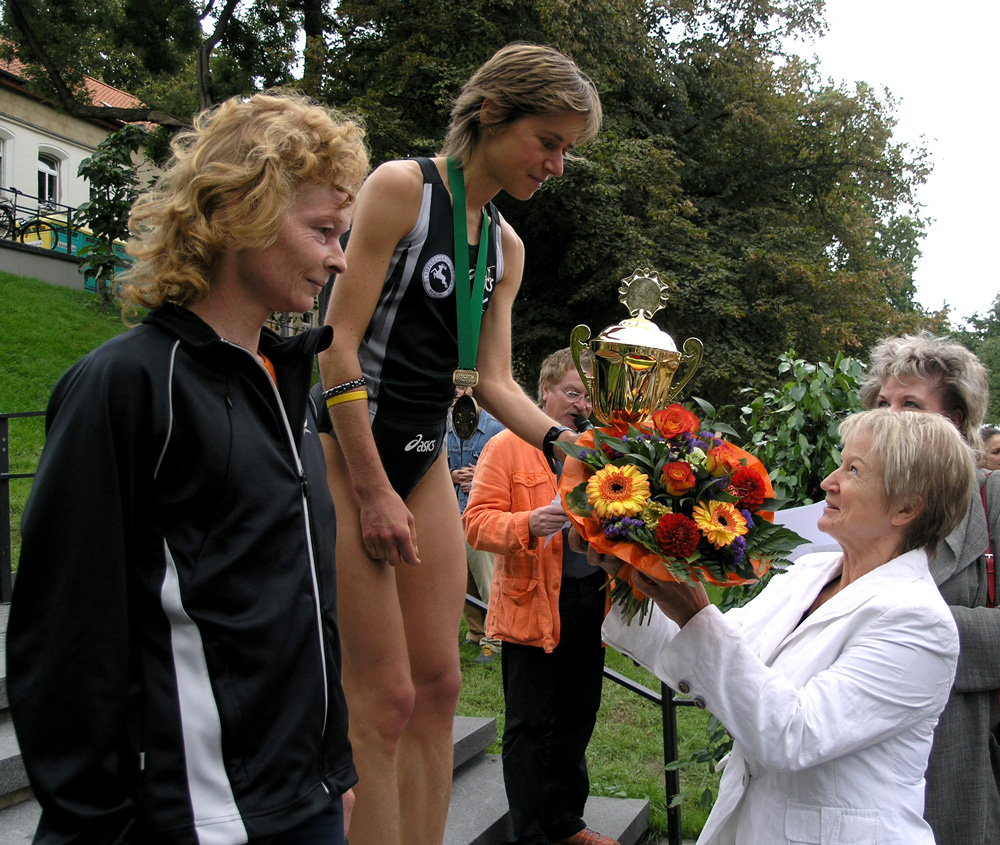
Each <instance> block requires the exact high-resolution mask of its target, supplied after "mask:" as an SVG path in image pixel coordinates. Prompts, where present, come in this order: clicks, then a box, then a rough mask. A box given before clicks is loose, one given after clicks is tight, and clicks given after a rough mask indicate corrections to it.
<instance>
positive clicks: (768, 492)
mask: <svg viewBox="0 0 1000 845" xmlns="http://www.w3.org/2000/svg"><path fill="white" fill-rule="evenodd" d="M700 429H701V421H700V420H699V419H698V417H697V416H696V415H695V414H693V413H691V412H690V411H688V410H687V409H686V408H684V407H683V406H682V405H679V404H673V405H670V406H669V407H667V408H666V409H664V410H658V411H654V412H653V414H652V416H651V418H650V419H649V420H647V421H644V422H642V423H639V424H630V425H628V426H627V428H626V427H624V426H622V427H606V428H598V429H594V430H593V431H588V432H586V433H585V434H583V435H582V436H581V437H580V438H579V440H578V441H577V442H576V443H575V444H574V443H565V442H563V443H559V446H561V447H562V448H563V449H564V450H565V451H566V452H567V453H569V455H571V456H572V457H573V458H575V459H576V460H567V461H566V464H565V466H564V467H563V472H562V476H561V478H560V481H559V491H560V493H561V495H562V498H563V503H564V505H565V509H566V513H567V514H568V515H569V518H570V521H571V522H572V523H573V525H574V526H575V527H576V529H577V530H578V531H579V532H580V534H581V535H582V536H583V538H584V539H585V540H587V542H588V543H590V544H591V545H592V546H593V547H594V548H595V549H597V551H599V552H602V553H604V554H613V555H615V556H616V557H618V558H620V559H622V560H623V561H625V565H624V566H623V568H622V571H621V572H619V578H618V579H617V580H616V581H615V582H614V584H613V586H612V592H611V596H612V601H615V602H621V603H622V604H623V605H624V607H625V610H626V613H627V616H628V619H629V622H631V621H632V619H633V618H634V617H635V615H636V614H637V613H638V614H639V621H640V622H642V620H643V618H644V617H645V615H646V612H647V610H648V607H649V599H647V598H646V597H645V596H644V595H643V594H642V593H640V592H638V591H635V590H633V589H632V587H631V586H630V578H629V574H628V569H627V567H628V566H633V567H635V568H637V569H639V570H640V571H642V572H645V573H646V574H648V575H650V576H652V577H654V578H659V579H660V580H663V581H686V582H688V583H694V582H697V581H702V582H704V583H706V584H713V585H716V586H721V587H731V586H736V585H739V584H749V583H753V582H755V581H757V580H758V579H759V578H760V577H761V576H762V575H763V574H764V573H765V572H766V571H767V570H768V569H769V568H772V567H774V568H777V569H782V568H784V566H785V565H787V563H788V560H787V555H788V553H789V552H791V551H792V549H794V548H795V547H796V546H798V545H800V544H801V543H803V542H805V541H804V540H803V539H802V538H801V537H800V536H799V535H798V534H796V533H795V532H793V531H791V530H789V529H787V528H784V527H783V526H779V525H774V524H773V522H772V521H771V520H772V519H773V514H772V513H771V512H769V511H768V510H767V509H768V508H769V507H771V508H773V506H774V500H773V496H774V489H773V488H772V486H771V481H770V479H769V478H768V475H767V471H766V470H765V469H764V466H763V464H761V462H760V461H759V460H757V458H755V457H754V456H753V455H751V454H749V453H748V452H745V451H743V450H742V449H740V448H739V447H737V446H735V445H733V444H732V443H729V442H727V441H725V440H722V439H720V438H718V437H716V436H715V435H714V434H713V433H712V432H711V431H702V430H700Z"/></svg>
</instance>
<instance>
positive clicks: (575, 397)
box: [556, 384, 590, 405]
mask: <svg viewBox="0 0 1000 845" xmlns="http://www.w3.org/2000/svg"><path fill="white" fill-rule="evenodd" d="M556 387H558V388H559V389H560V390H561V391H562V394H563V396H565V397H566V398H567V399H569V401H570V402H583V403H584V404H585V405H589V404H590V396H588V395H587V394H586V393H577V391H575V390H567V389H566V388H565V387H563V386H562V385H561V384H557V385H556Z"/></svg>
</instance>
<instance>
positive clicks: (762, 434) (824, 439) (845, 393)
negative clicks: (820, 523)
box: [740, 352, 864, 506]
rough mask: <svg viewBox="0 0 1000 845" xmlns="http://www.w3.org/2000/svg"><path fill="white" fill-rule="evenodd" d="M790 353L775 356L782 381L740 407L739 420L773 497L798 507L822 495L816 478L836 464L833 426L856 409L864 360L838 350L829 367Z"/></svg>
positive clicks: (837, 440) (837, 453)
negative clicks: (766, 472) (768, 477)
mask: <svg viewBox="0 0 1000 845" xmlns="http://www.w3.org/2000/svg"><path fill="white" fill-rule="evenodd" d="M794 355H795V353H794V352H787V353H785V354H783V355H781V357H780V358H779V359H778V360H779V364H778V373H779V374H781V375H787V377H788V381H786V382H785V383H784V384H783V385H782V386H781V387H780V388H779V389H778V390H767V391H765V392H764V393H762V394H760V395H759V396H757V397H756V398H755V399H753V400H752V401H750V402H749V403H748V404H746V405H744V406H743V408H742V409H741V414H740V420H741V422H742V423H743V425H744V427H745V428H746V429H747V431H748V432H749V440H748V442H747V443H746V445H745V448H746V450H747V451H748V452H751V453H753V454H754V455H756V456H757V457H758V458H760V460H761V461H763V463H764V466H766V467H767V468H768V470H769V472H770V475H771V482H772V484H773V485H774V493H775V497H776V498H778V499H783V500H786V501H787V502H788V503H789V505H793V506H798V505H811V504H813V503H814V502H817V501H819V500H820V499H822V498H823V491H822V490H821V489H820V486H819V485H820V482H821V481H822V480H823V479H824V478H826V476H827V475H829V474H830V473H831V472H833V470H835V469H836V468H837V466H838V465H839V463H840V438H839V436H838V435H837V426H838V425H839V424H840V421H841V420H843V419H844V417H846V416H847V415H848V414H851V413H854V412H855V411H860V410H861V409H862V406H861V399H860V397H859V395H858V390H859V388H860V385H861V379H862V376H863V374H864V364H862V363H861V362H860V361H857V360H855V359H854V358H848V357H847V356H845V355H844V354H842V353H838V354H837V359H836V360H835V361H834V362H833V365H832V366H831V365H830V364H827V363H825V362H820V363H818V364H810V363H807V362H806V361H803V360H802V359H801V358H795V357H794ZM744 392H745V393H746V392H749V391H744Z"/></svg>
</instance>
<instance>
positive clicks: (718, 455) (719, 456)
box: [705, 440, 742, 478]
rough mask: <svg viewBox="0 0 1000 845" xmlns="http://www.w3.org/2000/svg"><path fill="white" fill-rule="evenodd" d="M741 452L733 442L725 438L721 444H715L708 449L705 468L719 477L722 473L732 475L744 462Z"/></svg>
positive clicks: (710, 473)
mask: <svg viewBox="0 0 1000 845" xmlns="http://www.w3.org/2000/svg"><path fill="white" fill-rule="evenodd" d="M740 457H741V455H740V452H739V451H737V449H736V448H735V447H734V446H733V444H732V443H727V442H726V441H725V440H723V441H722V444H721V445H719V446H713V447H712V448H711V449H709V450H708V455H707V456H706V458H705V469H706V470H708V473H709V475H714V476H715V477H716V478H718V477H719V476H721V475H732V474H733V473H734V472H736V470H738V469H739V468H740V467H741V466H742V464H741V463H740Z"/></svg>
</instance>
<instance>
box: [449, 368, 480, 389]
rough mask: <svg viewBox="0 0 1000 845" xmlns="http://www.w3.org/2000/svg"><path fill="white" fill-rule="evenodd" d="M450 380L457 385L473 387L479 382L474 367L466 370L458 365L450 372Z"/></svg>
mask: <svg viewBox="0 0 1000 845" xmlns="http://www.w3.org/2000/svg"><path fill="white" fill-rule="evenodd" d="M451 380H452V382H453V383H454V384H455V385H456V386H458V387H475V386H476V385H477V384H479V373H477V372H476V371H475V370H474V369H473V370H467V369H464V368H462V367H459V368H458V369H457V370H455V372H454V373H453V374H452V377H451Z"/></svg>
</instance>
